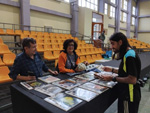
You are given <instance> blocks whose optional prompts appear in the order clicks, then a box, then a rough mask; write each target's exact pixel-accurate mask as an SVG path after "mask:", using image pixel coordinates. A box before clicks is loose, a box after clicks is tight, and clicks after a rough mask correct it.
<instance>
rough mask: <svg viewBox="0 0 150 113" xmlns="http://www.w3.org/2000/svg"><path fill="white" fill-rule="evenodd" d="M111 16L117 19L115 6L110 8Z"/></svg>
mask: <svg viewBox="0 0 150 113" xmlns="http://www.w3.org/2000/svg"><path fill="white" fill-rule="evenodd" d="M110 16H111V17H115V8H114V7H113V6H110Z"/></svg>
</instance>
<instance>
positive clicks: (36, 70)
mask: <svg viewBox="0 0 150 113" xmlns="http://www.w3.org/2000/svg"><path fill="white" fill-rule="evenodd" d="M42 70H43V71H45V72H47V71H48V67H47V66H46V65H45V63H44V62H43V61H42V59H41V57H40V55H39V54H38V53H36V54H35V55H34V59H31V58H30V57H29V56H27V55H26V54H25V52H22V53H20V54H19V55H18V56H17V57H16V59H15V61H14V64H13V67H12V69H11V71H10V73H9V76H10V77H11V78H12V79H13V80H15V79H16V77H17V76H18V75H19V74H20V75H22V76H28V75H29V72H32V73H33V74H34V75H35V76H36V78H37V77H41V76H42Z"/></svg>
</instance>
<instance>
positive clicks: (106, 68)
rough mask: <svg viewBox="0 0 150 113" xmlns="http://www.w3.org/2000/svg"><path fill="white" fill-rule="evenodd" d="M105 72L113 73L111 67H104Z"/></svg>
mask: <svg viewBox="0 0 150 113" xmlns="http://www.w3.org/2000/svg"><path fill="white" fill-rule="evenodd" d="M103 70H104V71H107V72H112V68H111V67H103Z"/></svg>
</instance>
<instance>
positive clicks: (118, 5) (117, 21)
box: [115, 0, 121, 32]
mask: <svg viewBox="0 0 150 113" xmlns="http://www.w3.org/2000/svg"><path fill="white" fill-rule="evenodd" d="M120 11H121V1H120V0H116V10H115V26H116V29H115V32H119V31H120Z"/></svg>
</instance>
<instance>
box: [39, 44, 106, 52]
mask: <svg viewBox="0 0 150 113" xmlns="http://www.w3.org/2000/svg"><path fill="white" fill-rule="evenodd" d="M81 45H82V44H81ZM80 49H83V50H84V49H89V51H90V52H89V51H88V50H86V52H88V53H93V52H95V51H99V52H100V53H104V52H103V51H102V50H100V48H94V47H93V45H92V44H85V46H82V48H81V47H80V46H78V48H77V50H76V51H77V53H80ZM46 50H63V43H37V51H38V52H44V51H46Z"/></svg>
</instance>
